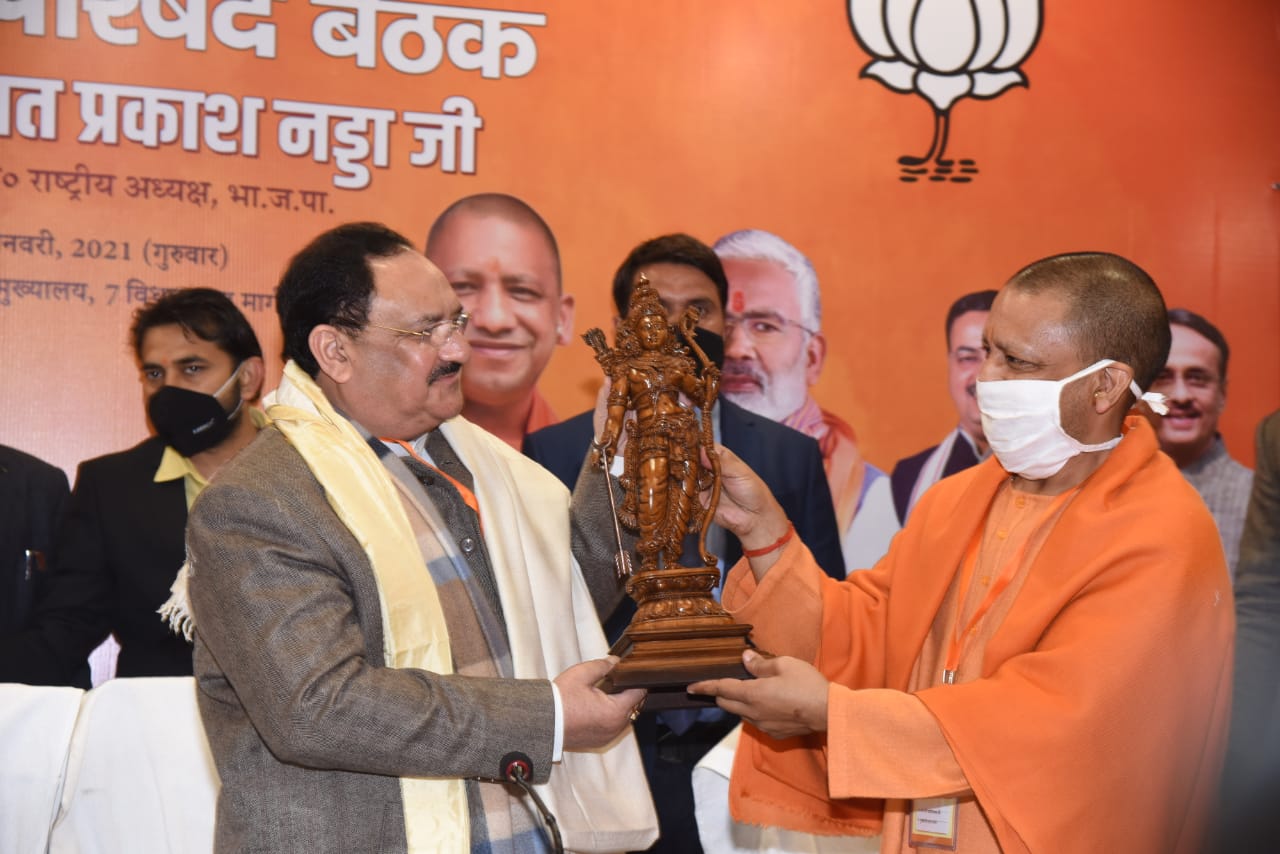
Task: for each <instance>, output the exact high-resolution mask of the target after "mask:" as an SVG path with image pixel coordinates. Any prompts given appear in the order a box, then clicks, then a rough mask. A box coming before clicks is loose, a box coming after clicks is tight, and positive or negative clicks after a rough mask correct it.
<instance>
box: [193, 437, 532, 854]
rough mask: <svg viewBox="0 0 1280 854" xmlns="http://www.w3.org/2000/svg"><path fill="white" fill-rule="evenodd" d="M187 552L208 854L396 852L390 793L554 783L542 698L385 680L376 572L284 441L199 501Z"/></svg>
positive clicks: (459, 680)
mask: <svg viewBox="0 0 1280 854" xmlns="http://www.w3.org/2000/svg"><path fill="white" fill-rule="evenodd" d="M187 544H188V551H189V557H190V561H191V581H190V585H191V586H190V589H191V600H192V607H193V610H194V612H195V617H196V625H197V627H198V628H197V636H196V643H195V659H194V661H195V677H196V680H197V684H198V687H199V693H198V699H199V706H200V714H201V717H202V719H203V720H204V725H205V729H206V732H207V733H208V737H209V746H210V748H211V749H212V752H213V756H214V759H215V761H216V763H217V766H218V773H219V775H220V776H221V778H222V792H221V795H220V797H219V799H218V808H217V826H216V840H215V850H216V851H218V852H237V854H240V852H257V851H262V852H281V851H298V852H308V854H310V852H335V854H337V852H342V854H347V852H400V851H404V850H405V848H406V842H405V830H404V814H403V808H402V804H401V799H400V790H399V781H398V779H397V777H399V776H402V775H408V776H433V777H485V778H496V777H498V776H499V775H500V769H499V763H500V760H501V759H502V757H503V756H505V755H506V754H507V753H509V752H511V751H519V752H521V753H524V754H526V755H527V756H528V757H529V758H530V759H531V760H532V765H533V776H534V779H535V781H537V782H543V781H545V780H546V779H547V778H548V776H549V774H550V770H551V752H552V742H553V738H554V732H553V729H554V707H553V700H552V694H551V687H550V683H549V682H547V681H545V680H515V679H482V678H475V677H465V676H454V675H449V676H445V675H439V674H434V673H429V672H426V671H422V670H410V669H393V668H387V667H384V666H383V665H382V622H381V617H380V608H379V604H378V593H377V589H376V585H375V582H374V576H373V571H372V568H371V566H370V565H369V561H368V559H367V558H366V556H365V554H364V551H363V550H362V549H361V548H360V546H359V544H358V543H357V542H356V540H355V539H354V538H353V537H352V535H351V533H350V532H349V531H348V530H347V529H346V527H345V526H344V525H343V524H342V522H341V521H340V520H339V519H338V518H337V516H336V515H335V514H334V513H333V511H332V510H331V509H330V507H329V504H328V502H327V501H326V499H325V495H324V491H323V489H322V488H321V486H320V484H319V483H318V482H317V481H316V480H315V478H314V477H313V476H312V474H311V472H310V470H309V469H308V468H307V467H306V464H305V463H304V462H303V460H302V458H301V457H300V456H299V455H298V454H297V453H296V452H295V451H294V450H293V448H292V447H291V446H290V445H289V444H288V442H286V441H285V439H284V437H283V436H282V435H281V434H280V433H279V432H278V431H277V430H275V429H273V428H267V429H264V430H262V431H261V433H260V434H259V435H258V438H257V439H256V440H255V441H254V442H253V444H251V445H250V446H249V447H248V448H246V449H245V450H244V451H242V452H241V453H240V454H239V455H238V456H236V458H235V459H234V460H232V461H231V462H230V463H228V464H227V466H226V468H224V469H223V470H222V471H221V472H219V474H218V478H217V479H216V480H215V481H214V482H213V483H212V484H210V486H209V487H208V488H207V489H206V490H205V491H204V493H203V494H202V495H201V496H200V498H199V500H198V501H196V503H195V505H194V506H193V508H192V512H191V518H190V523H189V525H188V529H187ZM503 604H504V607H508V608H509V607H519V606H520V603H503Z"/></svg>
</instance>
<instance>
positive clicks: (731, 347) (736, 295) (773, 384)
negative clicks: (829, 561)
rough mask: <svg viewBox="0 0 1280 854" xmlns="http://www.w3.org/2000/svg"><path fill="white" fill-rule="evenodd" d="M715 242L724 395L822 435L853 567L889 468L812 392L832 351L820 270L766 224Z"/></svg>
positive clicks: (842, 534)
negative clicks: (854, 535) (861, 520)
mask: <svg viewBox="0 0 1280 854" xmlns="http://www.w3.org/2000/svg"><path fill="white" fill-rule="evenodd" d="M713 248H714V249H715V251H716V254H717V255H718V256H720V261H721V263H722V264H723V265H724V272H725V275H726V276H728V278H729V305H728V310H727V311H726V312H725V333H724V338H725V366H724V376H723V378H722V382H721V387H720V388H721V394H723V395H724V396H725V397H727V398H729V399H730V400H732V401H733V402H734V403H736V404H738V405H739V406H741V407H742V408H744V409H747V410H750V411H751V412H754V413H756V414H757V415H763V416H764V417H765V418H772V419H773V420H774V421H780V422H781V423H783V424H785V425H787V426H788V427H791V428H793V429H796V430H799V431H800V432H801V433H804V434H806V435H809V436H812V437H813V438H815V439H817V440H818V446H819V448H820V449H821V450H822V462H823V465H824V467H825V468H826V472H827V483H828V484H830V486H831V497H832V500H833V501H834V502H835V509H836V522H837V523H838V525H839V527H840V539H841V546H842V551H843V552H844V558H845V567H846V569H853V568H854V564H852V563H850V561H849V559H850V557H851V556H853V553H852V552H851V550H850V548H849V543H848V539H849V537H848V534H849V531H850V529H851V527H852V525H853V524H854V517H855V516H856V515H857V513H858V510H859V508H860V507H861V506H862V501H863V498H864V497H865V496H866V494H867V490H868V489H870V488H871V487H872V485H873V484H874V483H875V482H876V481H878V480H880V479H881V478H883V477H884V476H885V475H884V472H882V471H880V469H878V468H876V467H875V466H873V465H871V464H870V463H868V462H867V461H866V460H864V459H863V458H862V454H861V452H860V451H859V450H858V440H857V437H856V436H855V434H854V432H853V427H851V426H850V425H849V424H848V422H846V421H845V420H844V419H842V418H840V416H838V415H836V414H835V413H833V412H829V411H827V410H825V409H822V408H821V407H820V406H819V405H818V402H817V401H816V400H814V399H813V396H812V395H811V394H810V393H809V389H810V388H811V387H812V386H813V385H814V383H816V382H817V381H818V377H819V375H820V374H821V373H822V366H823V364H824V363H825V362H826V358H827V339H826V337H825V336H824V335H823V334H822V295H821V293H820V290H819V286H818V274H817V272H816V271H815V270H814V267H813V264H812V263H811V262H810V261H809V259H808V258H807V257H805V255H804V254H803V253H802V252H801V251H800V250H798V249H796V248H795V247H794V246H792V245H791V244H790V243H788V242H787V241H785V240H783V239H782V238H781V237H779V236H778V235H776V234H772V233H771V232H768V231H763V230H761V229H756V228H752V229H743V230H741V231H735V232H732V233H731V234H726V235H725V236H724V237H721V238H720V239H719V240H717V241H716V242H715V245H714V247H713Z"/></svg>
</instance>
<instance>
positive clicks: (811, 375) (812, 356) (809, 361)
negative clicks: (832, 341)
mask: <svg viewBox="0 0 1280 854" xmlns="http://www.w3.org/2000/svg"><path fill="white" fill-rule="evenodd" d="M826 361H827V339H826V337H825V336H824V335H823V334H822V333H821V332H815V333H814V334H812V335H810V336H809V340H808V341H806V342H805V345H804V382H805V385H808V386H812V385H814V383H816V382H817V381H818V377H819V376H821V375H822V366H823V365H824V364H825V363H826Z"/></svg>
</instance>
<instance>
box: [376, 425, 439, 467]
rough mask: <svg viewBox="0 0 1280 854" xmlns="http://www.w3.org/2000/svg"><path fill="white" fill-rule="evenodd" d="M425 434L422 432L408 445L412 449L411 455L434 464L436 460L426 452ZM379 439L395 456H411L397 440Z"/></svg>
mask: <svg viewBox="0 0 1280 854" xmlns="http://www.w3.org/2000/svg"><path fill="white" fill-rule="evenodd" d="M427 435H428V434H426V433H423V434H422V435H421V436H419V437H418V438H416V439H414V440H413V441H412V442H410V443H409V447H410V448H412V449H413V454H412V456H416V457H418V459H420V460H423V461H424V462H428V463H430V464H431V465H433V466H434V465H435V464H436V461H435V460H433V459H431V455H430V454H428V453H427ZM380 441H381V442H382V444H384V445H386V446H387V447H388V448H389V449H391V453H393V454H395V455H396V456H397V457H408V456H411V454H410V453H409V451H408V450H407V449H406V448H405V446H404V445H401V444H400V443H399V442H394V441H388V440H386V439H381V440H380Z"/></svg>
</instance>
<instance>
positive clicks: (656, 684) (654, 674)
mask: <svg viewBox="0 0 1280 854" xmlns="http://www.w3.org/2000/svg"><path fill="white" fill-rule="evenodd" d="M719 580H720V571H719V570H718V569H716V568H715V567H714V566H712V567H696V568H690V567H675V568H672V569H658V570H650V571H647V572H641V573H638V574H636V575H634V576H632V577H631V580H630V581H628V582H627V592H628V593H629V594H630V595H631V598H632V599H634V600H635V601H636V605H637V610H636V615H635V616H634V617H633V618H632V619H631V624H630V625H629V626H627V630H626V631H625V632H623V635H622V637H621V638H619V639H618V642H617V643H615V644H614V645H613V648H612V649H611V650H609V652H610V653H612V654H613V655H616V656H618V657H619V658H620V659H621V660H620V661H619V662H618V664H617V666H616V667H615V668H614V669H613V670H612V671H611V672H610V673H609V675H608V676H606V677H605V678H604V679H603V680H601V682H600V688H601V690H603V691H605V692H606V693H615V692H617V691H621V690H624V689H626V688H645V689H647V690H648V692H649V695H648V699H646V700H645V708H646V709H679V708H698V707H701V706H712V705H715V701H714V700H713V699H712V698H710V697H705V696H700V695H693V694H689V693H687V692H686V691H685V686H687V685H688V684H689V683H691V682H697V681H700V680H702V679H721V678H725V677H732V678H734V679H750V678H751V674H750V673H748V672H747V670H746V668H745V667H743V665H742V653H743V651H744V650H747V649H750V648H752V644H751V641H749V640H748V639H747V635H748V634H749V633H750V632H751V626H749V625H745V624H743V623H736V622H734V620H733V618H732V617H730V616H729V614H728V612H726V611H725V610H724V608H722V607H720V603H719V602H717V601H716V600H715V599H714V598H713V597H712V596H711V588H712V587H714V586H715V584H716V582H717V581H719Z"/></svg>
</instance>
